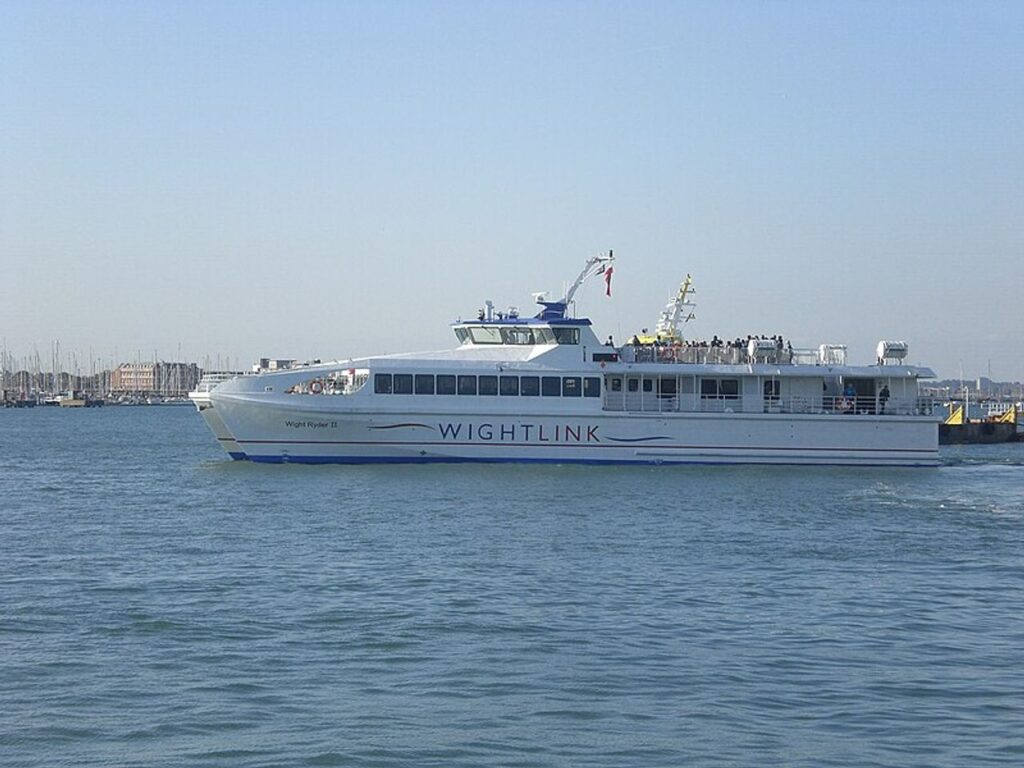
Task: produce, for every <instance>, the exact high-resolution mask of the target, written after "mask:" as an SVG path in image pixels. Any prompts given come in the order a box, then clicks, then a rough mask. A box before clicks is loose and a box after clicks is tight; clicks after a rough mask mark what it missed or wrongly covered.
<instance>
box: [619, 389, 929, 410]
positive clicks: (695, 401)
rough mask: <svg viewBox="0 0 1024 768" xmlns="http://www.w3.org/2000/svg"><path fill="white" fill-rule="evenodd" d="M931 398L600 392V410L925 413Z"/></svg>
mask: <svg viewBox="0 0 1024 768" xmlns="http://www.w3.org/2000/svg"><path fill="white" fill-rule="evenodd" d="M934 407H935V401H934V400H933V399H932V398H927V397H891V398H889V399H887V400H886V401H885V402H884V403H883V402H882V401H881V400H880V399H879V398H877V397H842V396H838V397H830V396H822V397H778V398H765V399H763V400H758V399H757V398H746V399H744V398H742V397H722V396H706V395H697V394H676V395H666V394H657V393H654V392H611V391H607V392H605V395H604V410H606V411H635V412H643V413H801V414H833V415H848V416H867V415H878V416H925V415H930V414H931V413H932V412H933V409H934Z"/></svg>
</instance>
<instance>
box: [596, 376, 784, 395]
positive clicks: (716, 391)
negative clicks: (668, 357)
mask: <svg viewBox="0 0 1024 768" xmlns="http://www.w3.org/2000/svg"><path fill="white" fill-rule="evenodd" d="M655 381H657V384H658V394H659V395H667V396H671V395H675V394H678V389H677V387H678V383H677V381H676V378H675V376H662V377H660V378H658V379H654V378H652V377H650V376H647V377H644V378H643V379H640V378H637V377H633V376H631V377H628V378H627V379H626V391H627V392H641V391H643V392H654V384H655ZM609 385H610V387H611V391H612V392H621V391H622V378H620V377H618V376H615V377H612V378H611V379H610V380H609ZM767 385H768V382H765V392H766V393H767V392H768V387H767ZM774 386H775V389H774V391H775V392H776V393H777V392H778V382H777V381H776V382H774ZM700 396H701V397H705V398H718V399H723V400H738V399H739V396H740V380H739V379H701V380H700Z"/></svg>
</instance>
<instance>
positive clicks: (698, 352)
mask: <svg viewBox="0 0 1024 768" xmlns="http://www.w3.org/2000/svg"><path fill="white" fill-rule="evenodd" d="M641 335H642V336H643V337H644V338H643V339H641ZM611 341H612V339H611V338H610V337H609V339H608V343H609V344H611ZM766 342H767V343H766ZM627 346H628V347H632V348H633V357H634V359H635V360H637V361H641V362H642V361H645V360H648V359H650V360H655V359H657V360H673V359H674V360H678V361H679V362H730V363H749V362H771V363H786V364H788V363H791V362H793V345H792V343H791V342H789V341H787V340H786V339H784V338H783V337H782V334H773V335H772V336H766V335H763V334H762V335H760V336H758V335H754V334H748V335H747V337H746V338H743V337H741V336H737V337H736V338H735V339H721V338H719V337H718V335H717V334H716V335H715V336H713V337H712V338H711V340H710V341H708V340H706V339H662V338H658V337H657V336H655V337H654V338H650V337H648V336H647V329H646V328H644V329H643V330H642V331H641V332H640V335H634V336H633V337H632V338H631V339H630V340H629V341H628V342H626V345H625V346H624V347H623V352H626V347H627Z"/></svg>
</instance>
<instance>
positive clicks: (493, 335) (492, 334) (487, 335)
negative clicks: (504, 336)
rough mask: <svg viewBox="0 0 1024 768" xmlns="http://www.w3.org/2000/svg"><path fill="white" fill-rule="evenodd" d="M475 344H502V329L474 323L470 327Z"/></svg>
mask: <svg viewBox="0 0 1024 768" xmlns="http://www.w3.org/2000/svg"><path fill="white" fill-rule="evenodd" d="M469 335H470V338H472V339H473V343H474V344H501V329H500V328H495V327H494V326H490V325H474V326H471V327H470V328H469Z"/></svg>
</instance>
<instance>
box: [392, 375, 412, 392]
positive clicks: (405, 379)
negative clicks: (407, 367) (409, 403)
mask: <svg viewBox="0 0 1024 768" xmlns="http://www.w3.org/2000/svg"><path fill="white" fill-rule="evenodd" d="M394 392H395V394H396V395H411V394H412V374H411V373H396V374H395V384H394Z"/></svg>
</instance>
